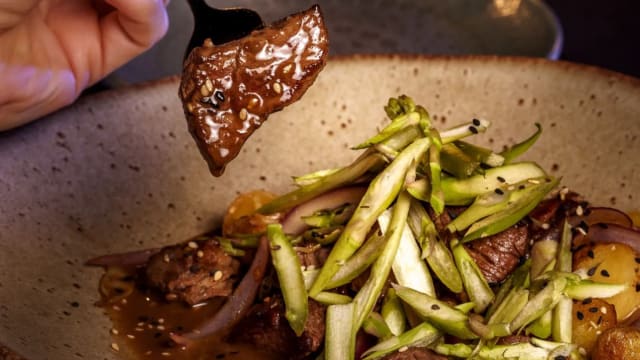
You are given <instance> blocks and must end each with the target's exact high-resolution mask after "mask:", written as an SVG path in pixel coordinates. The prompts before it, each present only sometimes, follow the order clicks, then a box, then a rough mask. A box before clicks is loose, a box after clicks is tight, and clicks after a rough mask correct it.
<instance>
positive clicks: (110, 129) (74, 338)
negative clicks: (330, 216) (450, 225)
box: [0, 57, 640, 359]
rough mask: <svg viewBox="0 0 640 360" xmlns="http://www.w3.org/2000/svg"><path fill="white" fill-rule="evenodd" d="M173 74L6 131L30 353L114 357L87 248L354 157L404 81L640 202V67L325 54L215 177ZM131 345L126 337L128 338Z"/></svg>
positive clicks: (198, 218)
mask: <svg viewBox="0 0 640 360" xmlns="http://www.w3.org/2000/svg"><path fill="white" fill-rule="evenodd" d="M177 87H178V79H175V78H173V79H167V80H164V81H161V82H157V83H153V84H149V85H145V86H137V87H130V88H126V89H122V90H118V91H111V92H105V93H100V94H97V95H94V96H91V97H86V98H84V99H82V100H80V101H79V102H78V103H76V104H75V105H73V106H71V107H69V108H67V109H64V110H62V111H60V112H58V113H56V114H53V115H51V116H50V117H49V118H47V119H42V120H41V121H38V122H35V123H33V124H31V125H29V126H26V127H23V128H21V129H18V130H15V131H12V132H8V133H3V134H0V169H1V171H0V199H2V201H0V223H1V224H0V226H1V229H2V231H0V244H2V245H1V246H2V251H0V341H1V342H3V343H5V344H6V345H7V346H9V347H11V348H13V349H15V350H17V351H18V352H20V353H22V354H24V356H26V357H27V358H29V359H45V358H46V359H79V358H84V359H105V358H106V359H112V358H115V356H114V354H113V353H112V351H111V350H110V347H109V345H110V344H111V342H112V339H111V338H110V335H109V328H110V324H109V321H108V319H107V318H106V317H105V316H103V314H102V311H101V310H100V309H99V308H96V307H94V306H93V303H94V302H95V301H96V300H98V292H97V281H98V278H99V276H100V273H101V271H100V270H99V269H95V268H87V267H84V266H83V262H84V261H85V260H87V259H89V258H91V257H94V256H97V255H101V254H105V253H112V252H122V251H127V250H133V249H142V248H147V247H154V246H159V245H165V244H170V243H175V242H178V241H182V240H184V239H187V238H188V237H190V236H193V235H196V234H198V233H201V232H203V231H205V230H208V229H210V228H212V227H213V226H216V225H217V224H219V223H220V219H221V215H222V214H223V212H224V209H225V208H226V206H227V204H228V203H229V202H230V201H231V199H232V198H233V197H234V196H235V195H236V194H238V193H239V192H241V191H247V190H251V189H256V188H262V189H267V190H271V191H275V192H283V191H286V190H287V189H291V188H292V185H291V181H290V180H291V178H290V176H291V175H297V174H303V173H305V172H308V171H311V170H315V169H320V168H329V167H334V166H337V165H341V164H344V163H345V162H347V161H349V160H352V159H353V158H355V157H356V156H357V153H356V152H353V151H351V150H349V147H350V146H351V145H353V144H356V143H358V142H360V141H361V140H363V139H365V138H367V137H368V136H370V135H372V134H373V133H374V132H375V131H376V129H377V128H380V127H381V126H382V125H384V124H385V123H386V120H385V114H384V111H383V109H382V106H383V105H384V104H385V103H386V101H387V99H388V98H389V97H391V96H396V95H399V94H407V95H409V96H412V97H413V98H414V99H415V100H416V102H417V103H420V104H423V105H424V106H426V107H427V108H428V109H429V110H430V112H431V114H432V116H433V118H434V120H435V121H434V122H435V124H436V125H437V126H438V127H439V128H446V127H448V126H453V125H455V124H457V123H460V122H463V121H468V120H470V119H471V118H473V117H483V118H485V119H488V120H491V121H492V123H493V126H492V128H491V130H490V131H489V132H488V134H485V135H483V136H481V137H479V139H481V141H482V142H483V143H484V144H486V145H491V146H492V147H494V148H495V149H497V150H499V149H500V147H501V146H502V145H503V144H511V143H513V142H515V141H518V140H520V139H523V138H525V137H527V136H528V135H530V134H531V133H532V132H533V131H534V130H535V127H534V123H535V122H540V123H541V124H542V126H543V128H544V132H543V135H542V137H541V139H540V141H539V142H538V143H537V144H536V146H535V147H534V148H533V149H532V150H531V152H530V153H529V155H528V158H529V159H533V160H536V161H539V162H540V163H541V164H542V165H543V166H544V167H545V168H547V169H549V171H550V172H551V174H553V175H557V176H562V177H563V183H564V184H565V185H567V186H569V187H570V188H571V189H574V190H576V191H579V192H581V193H583V194H584V195H586V196H587V197H588V198H589V199H591V200H592V201H593V202H594V203H595V204H601V205H614V206H617V207H620V208H622V209H624V210H631V209H638V208H639V207H640V201H639V197H640V181H639V179H640V174H639V173H638V168H639V167H640V158H639V157H638V156H637V154H638V153H639V152H640V138H639V135H640V121H638V115H637V114H639V113H640V81H639V80H637V79H631V78H628V77H624V76H622V75H618V74H614V73H611V72H607V71H604V70H599V69H595V68H590V67H584V66H579V65H572V64H567V63H562V62H550V61H545V60H532V59H516V58H494V57H480V58H464V57H463V58H438V57H436V58H426V57H354V58H342V59H333V60H330V61H329V63H328V65H327V67H326V68H325V70H324V71H323V72H322V73H321V74H320V76H319V77H318V80H317V82H316V83H315V84H314V86H313V87H311V88H310V89H309V91H308V92H307V94H306V95H305V96H304V97H303V98H302V100H301V101H300V102H298V103H296V104H294V105H292V106H291V107H289V108H287V109H286V110H284V111H282V112H279V113H276V114H274V115H273V116H272V117H270V119H269V120H268V121H267V122H266V123H265V124H264V125H263V127H262V128H261V129H260V130H258V131H257V132H256V134H255V135H254V136H253V137H252V138H250V139H249V141H248V142H247V143H246V145H245V147H244V148H243V150H242V152H241V154H240V155H239V156H238V157H237V158H236V160H234V161H233V162H232V163H231V164H230V165H229V166H228V168H227V172H226V173H225V175H224V176H223V177H221V178H217V179H216V178H213V177H212V176H211V175H210V174H209V173H208V169H207V165H206V163H205V162H204V160H203V159H202V158H201V157H200V154H199V152H198V150H197V149H196V146H195V144H194V143H193V140H192V139H191V138H190V136H189V134H188V132H187V128H186V123H185V120H184V118H183V114H182V110H181V106H180V103H179V100H178V97H177ZM119 341H122V343H121V349H124V348H126V346H125V344H124V343H125V341H126V340H124V339H120V340H119Z"/></svg>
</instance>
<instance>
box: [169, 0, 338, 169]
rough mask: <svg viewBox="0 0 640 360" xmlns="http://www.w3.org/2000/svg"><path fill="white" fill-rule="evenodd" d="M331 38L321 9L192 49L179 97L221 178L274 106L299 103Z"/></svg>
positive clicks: (191, 127) (195, 135) (204, 152)
mask: <svg viewBox="0 0 640 360" xmlns="http://www.w3.org/2000/svg"><path fill="white" fill-rule="evenodd" d="M328 48H329V41H328V37H327V30H326V28H325V25H324V21H323V19H322V14H321V13H320V9H319V7H318V6H313V7H311V8H310V9H309V10H307V11H303V12H301V13H298V14H294V15H291V16H289V17H287V18H286V19H283V20H281V21H279V22H277V23H275V24H273V25H272V26H270V27H266V28H263V29H260V30H256V31H254V32H252V33H251V34H250V35H248V36H246V37H244V38H242V39H239V40H235V41H231V42H228V43H225V44H222V45H219V46H215V45H214V44H213V43H212V42H211V41H210V40H207V41H205V42H204V44H203V45H202V46H201V47H196V48H194V49H193V50H192V51H191V53H190V54H189V56H188V58H187V60H186V61H185V64H184V68H183V73H182V81H181V83H180V91H179V95H180V98H181V100H182V104H183V107H184V112H185V115H186V118H187V124H188V127H189V131H190V132H191V135H192V136H193V138H194V139H195V141H196V144H197V145H198V148H199V149H200V151H201V153H202V155H203V156H204V158H205V159H206V160H207V162H208V163H209V168H210V170H211V172H212V173H213V174H214V175H215V176H219V175H221V174H222V173H223V171H224V167H225V165H226V164H227V163H228V162H229V161H231V160H232V159H233V158H235V157H236V156H237V155H238V153H239V151H240V147H241V146H242V144H244V142H245V141H246V140H247V138H248V137H249V136H250V135H251V134H252V133H253V132H254V131H255V130H256V129H257V128H258V127H260V125H261V124H262V123H263V122H264V121H265V120H266V118H267V116H268V115H269V114H270V113H272V112H275V111H278V110H281V109H282V108H284V107H285V106H287V105H289V104H291V103H293V102H295V101H296V100H298V99H299V98H300V97H301V96H302V95H303V94H304V92H305V91H306V90H307V89H308V88H309V86H311V84H312V83H313V81H314V80H315V78H316V77H317V75H318V73H319V72H320V70H321V69H322V68H323V67H324V65H325V63H326V59H327V54H328Z"/></svg>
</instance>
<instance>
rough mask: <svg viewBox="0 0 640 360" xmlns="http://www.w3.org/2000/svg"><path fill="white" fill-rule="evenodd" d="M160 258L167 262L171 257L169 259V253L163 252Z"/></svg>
mask: <svg viewBox="0 0 640 360" xmlns="http://www.w3.org/2000/svg"><path fill="white" fill-rule="evenodd" d="M162 260H163V261H164V262H167V263H168V262H169V261H171V259H169V254H164V256H163V257H162Z"/></svg>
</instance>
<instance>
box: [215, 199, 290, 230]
mask: <svg viewBox="0 0 640 360" xmlns="http://www.w3.org/2000/svg"><path fill="white" fill-rule="evenodd" d="M275 198H276V195H275V194H272V193H270V192H268V191H264V190H254V191H250V192H246V193H242V194H240V195H238V196H237V197H236V198H235V199H234V200H233V201H232V202H231V204H230V205H229V207H228V208H227V213H226V214H225V215H224V220H223V221H222V234H223V235H225V236H230V235H234V234H235V235H238V234H259V233H261V232H264V231H265V230H266V227H267V225H268V224H270V223H273V222H276V221H277V220H278V218H279V216H280V214H275V215H261V214H256V213H255V211H256V210H258V209H259V208H260V207H262V205H265V204H266V203H268V202H270V201H271V200H273V199H275Z"/></svg>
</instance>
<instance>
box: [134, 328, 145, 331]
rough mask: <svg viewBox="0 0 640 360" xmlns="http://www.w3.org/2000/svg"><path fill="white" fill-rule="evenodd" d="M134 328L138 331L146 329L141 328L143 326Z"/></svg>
mask: <svg viewBox="0 0 640 360" xmlns="http://www.w3.org/2000/svg"><path fill="white" fill-rule="evenodd" d="M133 330H135V331H137V332H143V331H144V329H143V328H141V327H137V328H135V329H133Z"/></svg>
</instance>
